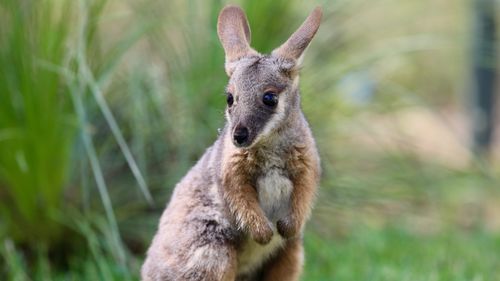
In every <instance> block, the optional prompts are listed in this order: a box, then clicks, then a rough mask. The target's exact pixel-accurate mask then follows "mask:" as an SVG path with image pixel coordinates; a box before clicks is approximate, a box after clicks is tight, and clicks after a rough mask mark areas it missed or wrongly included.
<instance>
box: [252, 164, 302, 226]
mask: <svg viewBox="0 0 500 281" xmlns="http://www.w3.org/2000/svg"><path fill="white" fill-rule="evenodd" d="M256 188H257V193H258V196H259V203H260V206H261V208H262V210H263V211H264V213H265V214H266V216H267V218H268V219H269V220H270V221H271V222H273V223H276V221H278V220H279V219H281V218H283V217H285V216H286V215H287V213H288V209H289V205H290V195H291V193H292V190H293V184H292V182H291V181H290V179H289V177H288V173H287V171H286V162H285V160H284V158H283V157H280V155H275V154H268V155H267V158H266V159H265V160H264V161H262V163H261V165H260V171H259V175H258V176H257V181H256Z"/></svg>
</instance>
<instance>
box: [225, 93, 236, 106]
mask: <svg viewBox="0 0 500 281" xmlns="http://www.w3.org/2000/svg"><path fill="white" fill-rule="evenodd" d="M226 100H227V105H229V106H231V105H233V102H234V98H233V94H231V93H227V98H226Z"/></svg>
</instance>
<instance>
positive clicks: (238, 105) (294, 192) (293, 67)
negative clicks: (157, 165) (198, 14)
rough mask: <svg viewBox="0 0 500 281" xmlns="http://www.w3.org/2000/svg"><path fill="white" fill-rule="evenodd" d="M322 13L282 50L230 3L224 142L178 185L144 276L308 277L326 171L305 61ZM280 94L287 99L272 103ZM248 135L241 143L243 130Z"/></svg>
mask: <svg viewBox="0 0 500 281" xmlns="http://www.w3.org/2000/svg"><path fill="white" fill-rule="evenodd" d="M320 18H321V11H320V10H319V9H315V10H314V11H313V12H312V13H311V15H310V16H309V17H308V19H307V20H306V21H305V23H304V24H303V25H302V26H301V27H300V28H299V29H298V30H297V31H296V32H295V33H294V34H293V35H292V36H291V38H290V39H289V40H288V41H286V42H285V43H284V44H283V45H282V46H281V47H280V48H278V49H277V50H275V52H273V53H272V55H261V54H259V53H257V52H256V51H254V50H253V49H251V48H250V46H249V41H250V29H249V27H248V23H247V20H246V17H245V14H244V13H243V11H242V10H241V9H239V8H238V7H235V6H229V7H226V8H225V9H224V10H223V11H222V12H221V14H220V16H219V22H218V34H219V37H220V39H221V42H222V45H223V47H224V50H225V52H226V72H227V73H228V75H229V76H230V81H229V84H228V87H227V89H228V91H229V92H230V93H231V94H232V95H233V96H234V104H230V105H228V107H227V110H226V117H227V119H228V120H227V123H226V125H225V127H224V130H223V132H222V134H221V135H220V137H219V138H218V140H217V141H216V142H215V144H214V145H213V146H212V147H210V148H209V149H208V150H207V151H206V152H205V154H204V155H203V156H202V158H201V159H200V160H199V161H198V163H197V164H196V165H195V166H194V167H193V168H192V169H191V170H190V171H189V172H188V174H187V175H186V176H185V177H184V178H183V179H182V180H181V181H180V182H179V183H178V184H177V186H176V187H175V190H174V193H173V195H172V198H171V200H170V203H169V204H168V206H167V208H166V209H165V211H164V213H163V215H162V217H161V220H160V224H159V227H158V232H157V234H156V235H155V237H154V239H153V242H152V244H151V246H150V248H149V250H148V256H147V258H146V261H145V262H144V265H143V267H142V280H155V281H159V280H163V281H165V280H176V281H177V280H185V281H195V280H200V281H201V280H213V281H215V280H227V281H233V280H238V281H243V280H248V281H251V280H269V281H270V280H284V281H287V280H289V281H292V280H298V278H299V275H300V273H301V271H302V263H303V249H302V242H301V239H302V229H303V227H304V224H305V222H306V220H307V218H308V216H309V214H310V211H311V208H312V205H313V201H314V195H315V191H316V187H317V185H318V181H319V176H320V166H319V156H318V153H317V150H316V145H315V142H314V139H313V137H312V134H311V131H310V129H309V126H308V124H307V121H306V119H305V118H304V115H303V113H302V111H301V109H300V95H299V90H298V63H299V59H300V58H301V56H302V54H303V51H304V50H305V48H306V47H307V45H308V44H309V42H310V41H311V39H312V37H313V36H314V34H315V33H316V30H317V28H318V26H319V22H320ZM268 91H272V92H273V93H275V94H276V96H277V99H278V102H277V105H276V106H274V107H270V106H267V105H265V104H262V100H261V99H262V96H263V93H265V92H268ZM239 127H245V128H247V129H248V141H246V142H245V143H244V144H242V143H238V144H236V143H235V134H236V133H235V132H236V131H235V130H236V128H239Z"/></svg>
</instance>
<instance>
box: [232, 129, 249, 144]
mask: <svg viewBox="0 0 500 281" xmlns="http://www.w3.org/2000/svg"><path fill="white" fill-rule="evenodd" d="M233 138H234V141H235V142H236V143H237V144H243V143H245V142H246V141H247V140H248V129H247V128H246V127H236V129H235V130H234V134H233Z"/></svg>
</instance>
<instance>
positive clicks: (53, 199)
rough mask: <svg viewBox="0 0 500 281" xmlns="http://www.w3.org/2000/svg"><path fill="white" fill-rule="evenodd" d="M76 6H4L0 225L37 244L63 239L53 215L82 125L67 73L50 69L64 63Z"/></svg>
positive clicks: (0, 81)
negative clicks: (79, 123)
mask: <svg viewBox="0 0 500 281" xmlns="http://www.w3.org/2000/svg"><path fill="white" fill-rule="evenodd" d="M71 6H72V4H71V3H70V2H69V1H66V2H57V3H54V2H53V1H46V0H44V1H21V2H20V1H11V0H6V1H3V2H2V4H1V6H0V13H1V14H2V20H1V22H2V24H1V27H0V34H1V40H2V41H1V43H0V46H1V47H0V73H1V79H0V93H1V94H0V95H1V96H0V97H1V100H2V101H1V103H0V187H2V188H1V190H0V192H1V193H0V200H1V201H2V205H1V208H2V211H1V212H2V222H1V225H0V227H1V233H2V234H3V235H5V234H8V235H9V236H10V237H11V238H12V239H14V240H15V241H16V242H19V243H22V244H31V245H32V246H35V245H36V246H42V247H47V246H49V245H51V244H53V243H55V242H56V241H59V240H64V236H62V234H63V233H62V232H61V229H60V227H59V226H58V225H57V223H55V222H54V220H53V218H54V217H56V216H57V215H59V213H60V210H61V208H62V205H63V200H62V199H63V197H62V196H63V191H64V187H65V184H66V181H67V179H68V174H69V171H70V168H71V163H70V161H69V160H70V155H71V149H72V146H73V141H74V139H75V133H76V130H77V126H76V116H75V114H74V112H73V110H72V106H71V100H70V99H69V96H68V95H67V94H66V92H67V89H68V88H67V83H66V81H65V77H63V76H61V75H59V74H58V73H56V72H54V71H53V70H52V69H50V66H52V65H56V66H61V65H64V64H65V60H66V56H65V54H66V44H67V39H68V37H69V35H70V32H71V29H70V26H71V25H69V24H68V22H71V17H72V9H71ZM34 234H36V237H37V238H36V242H35V239H33V235H34ZM3 235H2V236H3Z"/></svg>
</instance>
